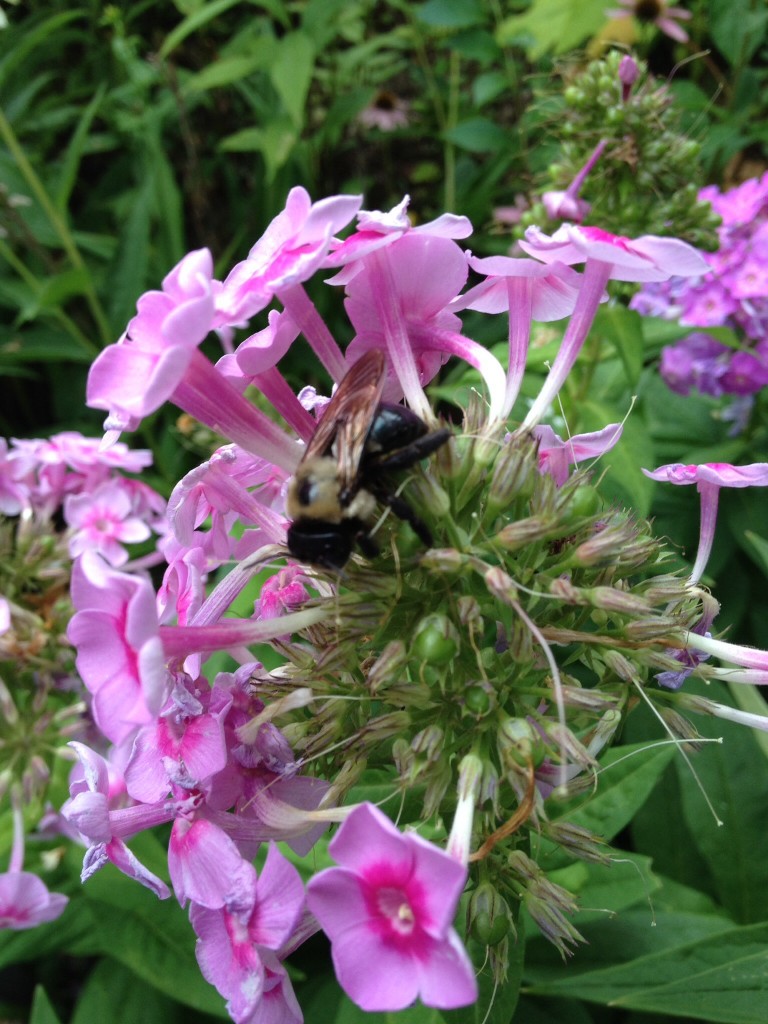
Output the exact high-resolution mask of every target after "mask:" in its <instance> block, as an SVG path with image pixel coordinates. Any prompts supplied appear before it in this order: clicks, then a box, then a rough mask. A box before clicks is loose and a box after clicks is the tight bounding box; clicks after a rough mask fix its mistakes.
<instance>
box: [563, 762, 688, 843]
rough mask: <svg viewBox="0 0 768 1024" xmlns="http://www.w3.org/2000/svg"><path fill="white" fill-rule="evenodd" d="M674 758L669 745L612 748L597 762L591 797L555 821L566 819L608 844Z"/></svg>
mask: <svg viewBox="0 0 768 1024" xmlns="http://www.w3.org/2000/svg"><path fill="white" fill-rule="evenodd" d="M674 756H675V747H674V746H673V745H672V744H666V745H661V744H659V745H656V746H654V745H653V744H648V743H634V744H632V745H630V746H623V747H613V748H612V749H611V750H609V751H608V753H607V754H606V755H605V757H603V758H602V759H601V761H600V777H599V784H598V786H597V791H596V793H595V794H594V796H593V797H592V798H591V799H590V800H589V801H588V802H587V803H586V804H584V805H583V806H578V805H576V807H575V808H570V809H569V810H564V811H563V812H562V814H558V819H559V818H560V817H563V818H566V819H567V820H568V821H569V822H573V824H576V825H581V826H583V827H584V828H588V829H589V830H590V831H591V832H594V833H595V834H596V835H599V836H602V837H603V838H604V839H606V840H608V841H610V840H611V839H613V837H614V836H615V835H616V834H617V833H619V832H620V831H621V830H622V829H623V828H625V827H626V826H627V825H628V824H629V822H630V821H631V820H632V818H633V817H634V815H635V812H636V811H637V810H638V808H639V807H642V805H643V804H644V803H645V801H646V800H647V799H648V796H649V794H650V793H651V791H652V790H653V787H654V786H655V785H656V783H657V782H658V780H659V778H660V777H661V775H662V773H663V772H664V769H665V768H666V766H667V765H668V764H669V762H670V761H671V760H672V758H673V757H674ZM580 803H583V798H582V800H581V801H580Z"/></svg>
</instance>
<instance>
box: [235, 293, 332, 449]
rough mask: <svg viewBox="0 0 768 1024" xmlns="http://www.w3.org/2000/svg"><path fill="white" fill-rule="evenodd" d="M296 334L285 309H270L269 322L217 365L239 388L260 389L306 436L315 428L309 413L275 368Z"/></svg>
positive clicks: (298, 430) (280, 412)
mask: <svg viewBox="0 0 768 1024" xmlns="http://www.w3.org/2000/svg"><path fill="white" fill-rule="evenodd" d="M300 308H301V304H300ZM298 334H299V327H298V325H297V324H296V322H295V321H294V320H293V318H292V317H291V316H290V314H289V313H288V312H286V311H285V310H284V311H283V312H282V313H280V312H278V311H277V310H276V309H272V310H270V312H269V324H268V326H267V327H265V328H264V329H263V330H261V331H257V332H256V333H255V334H252V335H251V336H250V337H249V338H246V339H245V341H244V342H242V344H241V345H239V346H238V348H237V351H236V352H234V353H233V354H232V355H228V356H224V357H223V358H222V359H220V360H219V361H218V363H217V364H216V367H217V369H218V370H219V371H220V372H221V373H223V374H224V375H225V376H226V377H228V378H229V379H230V380H231V381H232V382H233V383H235V385H236V386H237V387H239V388H240V389H241V390H243V391H244V390H245V388H246V387H248V386H253V387H255V388H256V389H257V390H258V391H260V392H261V394H262V395H263V396H264V397H265V398H266V399H267V400H268V401H269V402H270V404H271V405H272V407H273V408H274V409H275V411H276V412H278V413H279V414H280V415H281V416H282V417H283V419H284V420H285V422H286V423H287V424H288V425H289V426H291V427H293V429H294V430H295V431H296V433H297V434H298V435H299V437H301V438H303V439H304V440H306V439H307V438H308V437H310V436H311V435H312V432H313V429H314V424H313V421H312V417H311V416H309V415H308V413H307V410H306V409H305V408H304V407H303V406H302V404H301V402H300V401H299V400H298V398H297V397H296V395H295V394H294V392H293V389H292V388H291V386H290V385H289V384H288V382H287V381H286V380H285V378H284V377H283V375H282V374H281V373H280V371H279V370H278V368H277V363H278V362H279V361H280V359H282V357H283V356H284V355H285V353H286V352H287V351H288V349H289V348H290V347H291V345H292V344H293V343H294V341H295V340H296V338H297V337H298ZM334 344H335V343H334Z"/></svg>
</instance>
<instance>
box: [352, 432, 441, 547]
mask: <svg viewBox="0 0 768 1024" xmlns="http://www.w3.org/2000/svg"><path fill="white" fill-rule="evenodd" d="M449 437H451V431H450V430H436V431H435V432H434V433H433V434H425V435H424V436H423V437H418V438H416V440H415V441H412V442H411V443H410V444H409V445H406V446H405V448H398V450H397V451H394V452H389V453H388V454H386V455H381V456H379V457H377V458H376V459H373V458H372V459H371V465H372V466H373V465H375V466H376V467H378V468H379V469H380V470H385V471H386V472H387V473H389V472H390V471H391V470H393V469H409V468H410V467H411V466H415V465H416V463H417V462H421V460H422V459H426V458H427V456H429V455H431V454H432V453H433V452H436V451H437V449H438V448H440V447H442V445H444V444H445V442H446V441H447V440H448V438H449ZM398 514H399V513H398ZM401 518H402V517H401ZM417 532H418V531H417Z"/></svg>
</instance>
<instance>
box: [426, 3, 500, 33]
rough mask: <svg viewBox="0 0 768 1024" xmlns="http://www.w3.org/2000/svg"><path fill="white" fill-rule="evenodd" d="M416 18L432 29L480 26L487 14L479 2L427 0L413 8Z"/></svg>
mask: <svg viewBox="0 0 768 1024" xmlns="http://www.w3.org/2000/svg"><path fill="white" fill-rule="evenodd" d="M415 14H416V17H417V18H418V19H419V21H423V22H424V24H425V25H431V26H432V27H433V28H469V27H470V26H472V25H482V24H483V23H484V22H485V20H486V18H487V16H488V12H487V10H486V9H485V5H484V4H482V3H480V0H427V2H426V3H423V4H419V6H417V7H416V8H415Z"/></svg>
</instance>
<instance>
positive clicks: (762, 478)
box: [643, 462, 768, 583]
mask: <svg viewBox="0 0 768 1024" xmlns="http://www.w3.org/2000/svg"><path fill="white" fill-rule="evenodd" d="M643 472H644V473H645V475H646V476H648V477H650V478H651V480H663V481H665V482H666V483H670V484H696V489H697V490H698V492H699V494H700V495H701V527H700V531H699V550H698V552H697V554H696V561H695V562H694V565H693V569H692V571H691V580H690V581H691V583H698V581H699V580H700V579H701V576H702V574H703V572H704V569H705V567H706V564H707V562H708V560H709V555H710V552H711V551H712V542H713V540H714V537H715V523H716V521H717V503H718V499H719V497H720V488H721V487H768V462H754V463H752V464H751V465H749V466H731V465H729V464H728V463H727V462H707V463H704V464H703V465H701V466H691V465H689V466H685V465H682V464H681V463H673V464H671V465H668V466H660V467H659V468H658V469H654V470H649V469H644V470H643Z"/></svg>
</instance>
